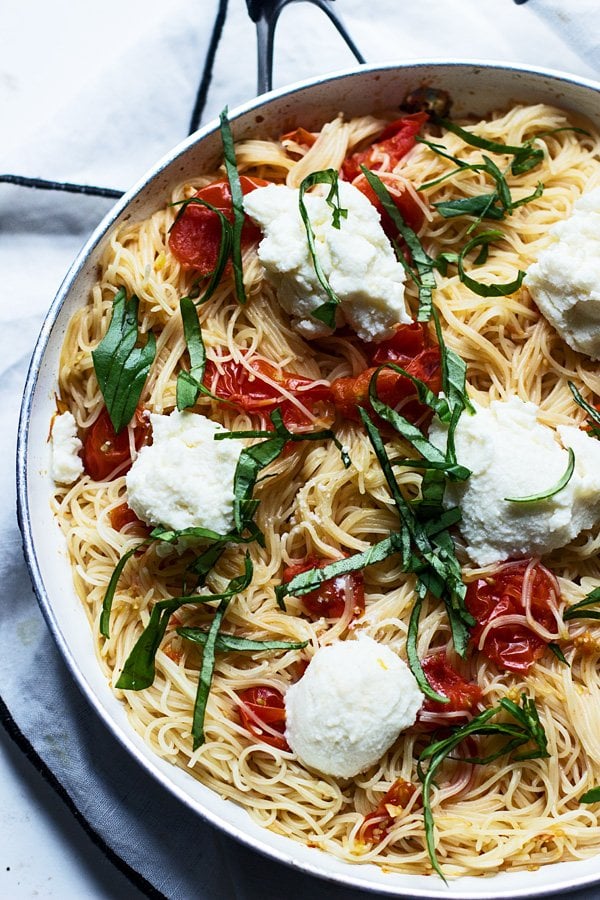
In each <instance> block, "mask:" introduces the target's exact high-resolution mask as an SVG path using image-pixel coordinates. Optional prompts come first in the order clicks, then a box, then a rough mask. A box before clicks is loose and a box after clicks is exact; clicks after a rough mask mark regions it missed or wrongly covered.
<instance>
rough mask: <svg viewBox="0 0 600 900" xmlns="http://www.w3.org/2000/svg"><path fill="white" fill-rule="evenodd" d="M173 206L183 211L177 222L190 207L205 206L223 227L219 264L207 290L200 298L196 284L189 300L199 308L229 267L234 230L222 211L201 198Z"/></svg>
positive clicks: (178, 202) (179, 214)
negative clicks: (227, 266)
mask: <svg viewBox="0 0 600 900" xmlns="http://www.w3.org/2000/svg"><path fill="white" fill-rule="evenodd" d="M172 205H173V206H180V207H181V209H180V210H179V212H178V213H177V217H176V219H175V222H177V220H178V219H179V218H180V217H181V216H182V215H183V214H184V212H185V210H186V209H187V207H188V206H204V207H206V209H210V210H211V212H214V214H215V215H216V216H217V217H218V219H219V224H220V226H221V240H220V242H219V253H218V255H217V264H216V266H215V268H214V269H213V271H212V274H211V276H210V278H209V280H208V283H207V285H206V289H205V291H204V293H203V294H202V296H200V288H199V283H196V284H195V285H194V287H193V288H192V290H191V291H190V294H189V297H188V298H187V299H190V300H194V301H195V302H196V306H199V305H200V304H201V303H206V301H207V300H210V298H211V297H212V295H213V294H214V292H215V290H216V288H217V286H218V284H219V282H220V281H221V278H222V276H223V272H224V271H225V266H226V265H227V261H228V259H229V256H230V254H231V248H232V245H233V228H232V226H231V223H230V222H229V220H228V219H226V218H225V216H224V215H223V213H222V212H221V210H220V209H217V207H216V206H213V205H212V203H208V202H207V201H206V200H202V199H201V198H200V197H190V198H189V200H178V201H177V202H176V203H173V204H172ZM175 222H173V225H175ZM173 225H172V226H171V228H173Z"/></svg>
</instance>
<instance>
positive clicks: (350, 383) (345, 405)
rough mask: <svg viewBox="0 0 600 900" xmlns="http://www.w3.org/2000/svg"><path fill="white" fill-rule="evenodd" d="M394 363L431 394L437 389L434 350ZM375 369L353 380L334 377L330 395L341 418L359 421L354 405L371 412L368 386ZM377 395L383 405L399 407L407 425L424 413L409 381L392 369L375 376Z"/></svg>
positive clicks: (437, 359) (438, 379) (437, 361)
mask: <svg viewBox="0 0 600 900" xmlns="http://www.w3.org/2000/svg"><path fill="white" fill-rule="evenodd" d="M394 361H395V362H397V363H398V365H400V366H401V367H402V368H403V369H405V370H406V371H407V372H408V373H409V374H410V375H413V376H414V377H415V378H419V379H420V380H421V381H424V382H425V384H427V385H428V387H429V388H430V389H431V390H432V391H433V392H434V393H435V394H437V393H439V391H440V390H441V386H442V379H441V370H440V351H439V348H438V347H429V348H427V349H426V350H422V351H421V352H420V353H418V354H417V355H416V356H415V357H413V358H412V359H408V358H402V357H400V358H398V359H397V360H394ZM376 370H377V367H376V366H374V367H372V368H369V369H365V371H364V372H361V373H360V375H357V376H355V377H350V378H336V379H335V381H333V382H332V384H331V393H332V395H333V402H334V404H335V408H336V409H337V411H338V413H340V415H341V416H343V417H344V418H345V419H351V420H352V421H355V422H358V421H360V416H359V413H358V406H362V407H364V408H365V409H367V410H371V404H370V401H369V385H370V383H371V378H372V377H373V375H374V373H375V372H376ZM377 394H378V396H379V399H380V400H382V401H383V403H385V404H387V406H391V407H392V408H396V407H398V406H399V404H402V405H401V406H400V408H399V411H400V412H401V413H402V415H403V416H405V417H406V418H407V419H408V420H409V421H410V422H416V421H417V420H418V419H419V418H420V417H421V416H422V415H424V414H425V413H427V412H428V411H427V408H426V407H424V406H423V405H422V404H421V403H419V401H418V400H417V397H416V391H415V388H414V385H413V383H412V382H411V381H410V379H408V378H406V377H405V376H404V375H400V374H399V373H398V372H394V371H393V370H392V369H382V370H381V372H380V373H379V375H378V376H377ZM404 401H406V402H404Z"/></svg>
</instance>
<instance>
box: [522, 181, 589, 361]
mask: <svg viewBox="0 0 600 900" xmlns="http://www.w3.org/2000/svg"><path fill="white" fill-rule="evenodd" d="M550 234H552V236H553V237H554V238H555V240H554V241H553V243H552V244H550V246H549V247H547V248H546V249H545V250H542V252H541V253H540V255H539V257H538V260H537V262H535V263H533V265H531V266H530V267H529V270H528V272H527V276H526V278H525V280H524V284H525V285H526V286H527V288H528V289H529V292H530V293H531V296H532V297H533V299H534V300H535V302H536V304H537V305H538V307H539V308H540V310H541V312H542V313H543V314H544V316H545V317H546V318H547V319H548V321H549V322H550V324H551V325H553V326H554V327H555V328H556V330H557V331H558V333H559V334H560V336H561V337H562V339H563V340H564V341H565V342H566V343H567V344H568V345H569V347H572V348H573V350H578V351H579V352H580V353H585V354H586V355H587V356H591V358H592V359H600V187H599V188H595V189H594V190H593V191H589V192H588V193H587V194H583V195H582V196H581V197H580V198H579V200H578V201H577V202H576V203H575V207H574V210H573V214H572V215H571V216H570V217H569V218H568V219H565V220H564V221H562V222H557V223H556V224H555V225H553V226H552V227H551V228H550Z"/></svg>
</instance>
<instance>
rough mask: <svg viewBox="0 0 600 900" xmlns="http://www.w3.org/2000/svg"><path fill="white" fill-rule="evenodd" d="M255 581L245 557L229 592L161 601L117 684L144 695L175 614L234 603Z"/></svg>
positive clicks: (154, 671) (153, 674) (250, 563)
mask: <svg viewBox="0 0 600 900" xmlns="http://www.w3.org/2000/svg"><path fill="white" fill-rule="evenodd" d="M251 580H252V562H251V561H250V557H249V556H246V563H245V570H244V574H243V575H239V576H236V577H235V578H233V579H232V580H231V581H230V582H229V585H228V587H227V590H225V591H223V592H222V593H219V594H189V595H186V596H183V597H172V598H170V599H168V600H159V601H158V602H157V603H155V604H154V607H153V608H152V612H151V613H150V620H149V622H148V624H147V625H146V627H145V629H144V630H143V632H142V634H141V635H140V637H139V638H138V639H137V641H136V643H135V644H134V646H133V649H132V651H131V653H130V654H129V656H128V657H127V659H126V661H125V665H124V666H123V669H122V671H121V674H120V676H119V680H118V681H117V683H116V687H117V688H119V689H121V690H128V691H141V690H144V688H147V687H150V685H151V684H152V683H153V681H154V676H155V674H156V670H155V657H156V653H157V650H158V648H159V646H160V644H161V641H162V639H163V637H164V635H165V632H166V630H167V626H168V624H169V619H170V618H171V616H172V614H173V613H174V612H176V611H177V610H178V609H181V607H182V606H190V605H193V606H197V605H200V604H206V603H211V602H213V601H215V600H218V601H220V602H223V601H224V600H226V601H229V600H231V599H232V598H233V597H234V596H236V594H239V593H241V592H242V591H244V590H245V589H246V588H247V587H248V586H249V584H250V581H251Z"/></svg>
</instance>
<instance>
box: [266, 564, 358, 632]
mask: <svg viewBox="0 0 600 900" xmlns="http://www.w3.org/2000/svg"><path fill="white" fill-rule="evenodd" d="M330 563H331V560H330V559H319V558H318V557H316V556H308V557H307V558H306V559H305V560H304V562H301V563H296V565H294V566H286V567H285V569H284V570H283V581H284V582H287V581H291V580H292V578H295V577H296V575H300V574H301V573H302V572H308V571H309V570H310V569H322V568H323V567H324V566H328V565H329V564H330ZM349 591H352V618H354V617H355V616H360V615H362V613H363V612H364V611H365V592H364V587H363V576H362V572H351V573H349V574H348V575H340V576H338V577H337V578H331V579H329V581H323V582H322V584H320V585H319V587H318V588H316V589H315V590H314V591H311V592H310V593H309V594H303V595H302V597H301V598H300V599H301V600H302V603H303V605H304V606H305V608H306V611H307V612H308V613H309V614H310V615H311V616H314V617H315V618H317V619H318V618H320V617H321V616H324V617H325V618H326V619H339V618H340V617H341V616H342V615H343V613H344V609H345V608H346V597H347V594H348V592H349Z"/></svg>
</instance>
